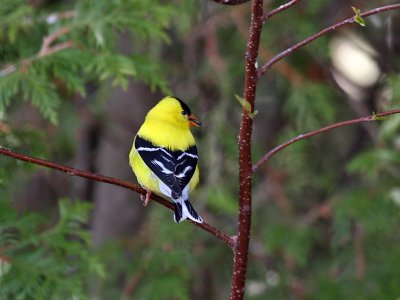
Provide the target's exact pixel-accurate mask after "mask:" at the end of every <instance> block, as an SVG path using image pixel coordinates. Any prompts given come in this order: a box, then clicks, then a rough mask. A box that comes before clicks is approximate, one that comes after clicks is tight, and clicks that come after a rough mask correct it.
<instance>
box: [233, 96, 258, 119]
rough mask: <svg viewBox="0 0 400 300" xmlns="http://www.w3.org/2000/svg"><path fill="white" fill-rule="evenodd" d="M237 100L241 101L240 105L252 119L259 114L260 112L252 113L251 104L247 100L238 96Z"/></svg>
mask: <svg viewBox="0 0 400 300" xmlns="http://www.w3.org/2000/svg"><path fill="white" fill-rule="evenodd" d="M235 97H236V100H237V101H239V103H240V105H241V106H242V107H243V109H244V110H245V111H246V112H247V114H248V115H249V117H250V118H252V119H253V118H254V116H255V115H256V114H257V113H258V111H254V112H252V109H251V104H250V102H249V101H247V100H246V99H245V98H243V97H240V96H238V95H235Z"/></svg>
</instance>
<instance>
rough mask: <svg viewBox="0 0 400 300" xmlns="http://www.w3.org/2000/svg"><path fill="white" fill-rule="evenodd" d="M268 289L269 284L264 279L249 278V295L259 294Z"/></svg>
mask: <svg viewBox="0 0 400 300" xmlns="http://www.w3.org/2000/svg"><path fill="white" fill-rule="evenodd" d="M266 289H267V285H266V284H265V282H262V281H255V280H251V281H250V280H249V281H248V282H247V294H248V295H249V296H257V295H260V294H262V293H263V292H264V291H265V290H266Z"/></svg>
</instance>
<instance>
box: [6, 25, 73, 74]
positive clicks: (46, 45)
mask: <svg viewBox="0 0 400 300" xmlns="http://www.w3.org/2000/svg"><path fill="white" fill-rule="evenodd" d="M70 31H71V28H70V27H68V26H65V27H62V28H60V29H58V30H57V31H55V32H53V33H52V34H49V35H48V36H45V37H44V38H43V42H42V46H41V47H40V50H39V51H38V52H37V53H36V54H34V55H33V56H32V57H29V58H24V59H22V60H21V66H22V67H24V68H26V67H27V66H28V65H29V64H30V63H32V61H33V60H34V59H37V58H43V57H45V56H48V55H51V54H54V53H56V52H60V51H62V50H65V49H69V48H72V47H74V42H73V41H65V42H61V43H59V44H56V45H53V46H51V44H52V43H53V42H54V41H55V40H57V39H58V38H60V37H62V36H63V35H66V34H67V33H69V32H70ZM17 69H18V68H17V64H8V65H6V66H5V67H4V68H3V69H2V70H0V76H7V75H9V74H11V73H13V72H15V71H16V70H17Z"/></svg>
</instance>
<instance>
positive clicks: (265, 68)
mask: <svg viewBox="0 0 400 300" xmlns="http://www.w3.org/2000/svg"><path fill="white" fill-rule="evenodd" d="M394 9H400V4H392V5H386V6H382V7H378V8H375V9H371V10H368V11H365V12H363V13H361V14H360V16H361V17H368V16H371V15H375V14H379V13H382V12H385V11H389V10H394ZM353 23H356V21H355V19H354V16H353V17H351V18H348V19H346V20H344V21H341V22H338V23H335V24H333V25H331V26H329V27H327V28H325V29H323V30H321V31H319V32H317V33H315V34H313V35H312V36H310V37H308V38H306V39H305V40H302V41H301V42H299V43H297V44H295V45H293V46H292V47H290V48H287V49H286V50H284V51H282V52H280V53H279V54H277V55H275V56H274V57H273V58H271V59H270V60H269V61H268V62H267V63H265V64H264V65H263V66H262V68H261V69H260V70H259V71H258V77H261V76H262V75H264V74H265V73H266V72H267V71H268V70H269V69H270V68H271V67H272V66H273V65H274V64H275V63H277V62H278V61H280V60H281V59H283V58H284V57H286V56H288V55H289V54H290V53H292V52H294V51H296V50H298V49H300V48H302V47H303V46H305V45H307V44H309V43H311V42H312V41H314V40H316V39H318V38H320V37H321V36H323V35H325V34H327V33H329V32H332V31H334V30H336V29H338V28H340V27H343V26H345V25H348V24H353Z"/></svg>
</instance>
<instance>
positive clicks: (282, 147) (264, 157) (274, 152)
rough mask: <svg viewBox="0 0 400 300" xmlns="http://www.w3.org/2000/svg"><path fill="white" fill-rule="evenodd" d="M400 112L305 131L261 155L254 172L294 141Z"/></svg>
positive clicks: (395, 110) (383, 113)
mask: <svg viewBox="0 0 400 300" xmlns="http://www.w3.org/2000/svg"><path fill="white" fill-rule="evenodd" d="M399 113H400V109H394V110H389V111H386V112H381V113H377V114H372V115H370V116H367V117H361V118H357V119H352V120H347V121H342V122H338V123H334V124H331V125H328V126H325V127H322V128H320V129H317V130H314V131H311V132H308V133H305V134H300V135H298V136H296V137H294V138H292V139H290V140H288V141H287V142H285V143H283V144H280V145H279V146H276V147H275V148H273V149H272V150H270V151H269V152H268V153H266V154H265V155H264V156H263V157H261V158H260V159H259V160H258V161H257V163H255V164H254V165H253V172H255V171H256V170H257V169H258V168H259V167H260V166H261V165H262V164H263V163H265V162H267V161H268V160H269V159H270V158H271V157H272V156H273V155H275V154H276V153H278V152H279V151H281V150H283V149H285V148H286V147H287V146H290V145H291V144H294V143H296V142H298V141H301V140H304V139H308V138H310V137H312V136H314V135H317V134H320V133H323V132H326V131H330V130H332V129H336V128H339V127H343V126H347V125H352V124H357V123H366V122H372V121H376V120H379V119H380V118H382V117H385V116H389V115H394V114H399Z"/></svg>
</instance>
